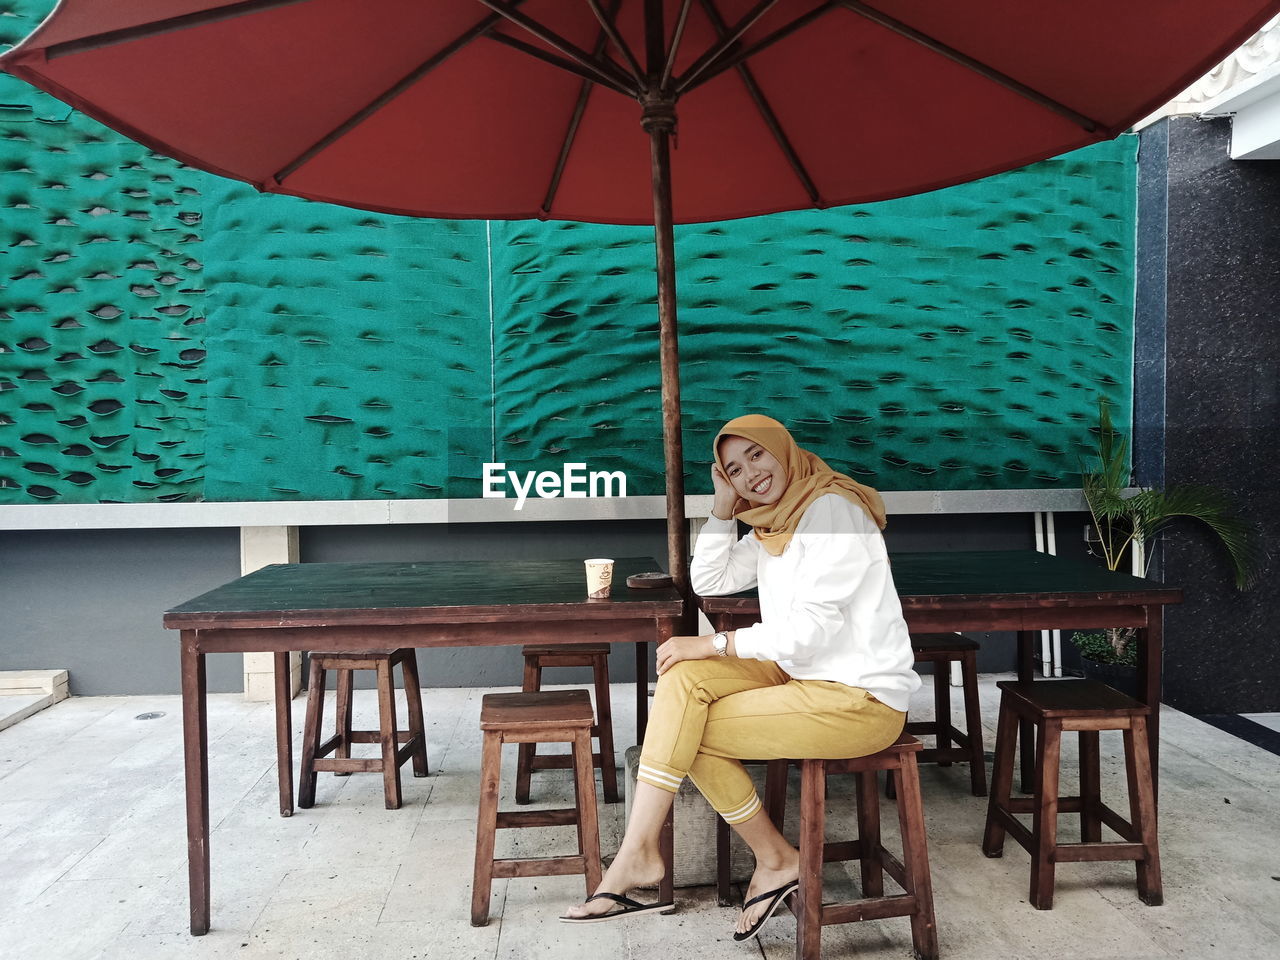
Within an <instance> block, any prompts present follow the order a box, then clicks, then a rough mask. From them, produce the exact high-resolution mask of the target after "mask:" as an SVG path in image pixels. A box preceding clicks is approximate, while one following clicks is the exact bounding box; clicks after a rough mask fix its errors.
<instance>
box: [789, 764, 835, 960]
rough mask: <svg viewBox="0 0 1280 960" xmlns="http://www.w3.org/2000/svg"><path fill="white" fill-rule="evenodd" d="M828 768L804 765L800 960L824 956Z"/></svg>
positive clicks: (798, 908) (798, 929)
mask: <svg viewBox="0 0 1280 960" xmlns="http://www.w3.org/2000/svg"><path fill="white" fill-rule="evenodd" d="M826 808H827V768H826V765H825V764H824V763H823V762H822V761H821V760H802V761H801V762H800V889H799V890H798V891H796V894H795V896H796V911H795V912H796V960H819V958H820V957H821V954H822V853H823V844H824V843H825V833H826V831H825V825H824V820H825V819H826Z"/></svg>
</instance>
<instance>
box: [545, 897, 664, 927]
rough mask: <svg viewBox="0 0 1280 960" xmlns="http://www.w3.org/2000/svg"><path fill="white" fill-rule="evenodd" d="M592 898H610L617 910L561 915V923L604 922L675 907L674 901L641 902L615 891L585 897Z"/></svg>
mask: <svg viewBox="0 0 1280 960" xmlns="http://www.w3.org/2000/svg"><path fill="white" fill-rule="evenodd" d="M592 900H612V901H613V902H614V903H616V904H617V905H618V908H619V909H617V910H607V911H605V912H604V913H596V914H592V915H591V916H589V917H561V918H560V922H561V923H604V921H606V920H617V919H618V918H619V917H632V916H635V915H636V914H638V913H658V912H660V911H669V910H671V909H673V908H674V907H675V904H674V903H670V902H668V903H641V902H640V901H639V900H632V899H631V898H630V897H624V896H621V895H620V894H617V893H596V894H593V895H592V896H589V897H587V899H586V901H585V902H586V903H590V902H591V901H592Z"/></svg>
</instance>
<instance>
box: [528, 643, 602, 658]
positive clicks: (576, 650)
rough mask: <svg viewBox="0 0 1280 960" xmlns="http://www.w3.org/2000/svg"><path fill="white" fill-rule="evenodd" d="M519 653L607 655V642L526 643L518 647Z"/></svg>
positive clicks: (534, 654)
mask: <svg viewBox="0 0 1280 960" xmlns="http://www.w3.org/2000/svg"><path fill="white" fill-rule="evenodd" d="M520 651H521V653H522V654H523V655H524V656H526V657H530V656H532V657H545V656H549V655H552V654H561V653H568V654H578V655H579V656H588V657H594V656H599V655H601V654H603V655H604V656H606V657H607V656H608V655H609V644H607V643H526V644H525V645H524V646H523V647H521V648H520Z"/></svg>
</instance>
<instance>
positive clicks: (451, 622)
mask: <svg viewBox="0 0 1280 960" xmlns="http://www.w3.org/2000/svg"><path fill="white" fill-rule="evenodd" d="M658 569H659V566H658V564H657V563H656V562H655V561H654V560H653V559H651V558H647V557H641V558H625V559H620V560H618V561H617V562H616V563H615V566H614V584H613V595H612V597H611V598H610V599H608V600H589V599H587V598H586V580H585V573H584V570H583V566H582V562H581V561H580V560H514V561H509V562H508V561H474V560H472V561H446V562H436V563H301V564H274V565H272V566H269V567H263V568H262V569H261V570H258V571H255V572H254V573H251V574H249V575H248V576H244V577H241V578H240V579H238V580H234V581H232V582H231V583H228V584H227V585H225V586H222V587H219V588H217V589H216V590H211V591H209V592H208V593H206V594H203V595H201V596H199V597H196V598H195V599H194V600H189V601H187V602H186V603H184V604H182V605H181V606H177V607H174V608H173V609H172V610H169V611H168V612H166V613H165V615H164V625H165V626H166V627H169V628H170V629H174V630H181V631H182V722H183V741H184V754H185V760H186V794H187V850H188V871H189V882H190V892H191V932H192V933H193V934H195V935H197V936H200V935H202V934H205V933H207V932H208V930H209V912H210V911H209V900H210V896H209V892H210V891H209V740H208V724H207V718H206V690H205V654H208V653H255V652H266V651H270V652H273V653H275V655H276V671H275V676H276V739H277V752H278V762H279V767H280V796H281V804H280V812H281V814H282V815H283V816H289V815H290V814H291V813H292V812H293V748H292V744H293V738H292V729H291V719H290V709H289V702H290V700H291V696H290V690H289V668H288V667H289V653H290V651H293V650H338V651H367V650H390V649H395V648H398V647H461V646H481V645H484V646H489V645H497V644H510V645H515V644H525V643H542V644H550V643H581V642H585V641H589V640H590V641H595V642H601V641H606V642H610V643H630V644H634V645H635V656H636V722H637V725H638V727H639V731H638V734H639V736H641V737H643V733H644V725H645V722H646V720H647V718H648V645H649V643H651V642H655V643H661V642H662V641H663V640H665V639H666V638H667V637H669V636H672V635H673V634H674V633H675V632H676V631H677V629H678V625H679V622H680V616H681V611H682V604H681V601H680V597H679V595H678V594H677V593H676V592H675V591H674V590H671V589H664V590H631V589H628V588H627V586H626V584H625V581H626V578H627V576H629V575H630V574H633V573H640V572H644V571H650V570H658ZM668 842H669V841H668ZM667 883H668V884H669V883H670V876H669V875H668V880H667ZM668 893H669V891H668Z"/></svg>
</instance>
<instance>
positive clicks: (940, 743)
mask: <svg viewBox="0 0 1280 960" xmlns="http://www.w3.org/2000/svg"><path fill="white" fill-rule="evenodd" d="M933 716H934V720H935V722H936V723H937V727H936V728H935V729H936V734H935V736H936V739H935V741H934V746H935V747H937V748H938V749H939V750H946V749H947V748H948V747H950V746H951V662H950V661H949V660H935V661H933ZM938 766H940V767H949V766H951V761H950V760H939V761H938Z"/></svg>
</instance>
